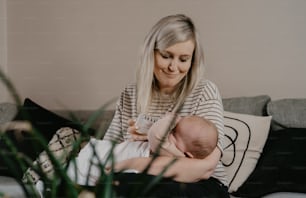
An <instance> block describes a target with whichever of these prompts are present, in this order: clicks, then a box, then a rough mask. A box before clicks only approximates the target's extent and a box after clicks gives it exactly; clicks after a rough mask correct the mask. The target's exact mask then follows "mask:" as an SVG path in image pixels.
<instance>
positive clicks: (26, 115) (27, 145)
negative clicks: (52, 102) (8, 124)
mask: <svg viewBox="0 0 306 198" xmlns="http://www.w3.org/2000/svg"><path fill="white" fill-rule="evenodd" d="M14 120H27V121H30V123H31V124H32V126H33V127H34V128H35V129H37V131H38V132H39V133H40V134H41V135H42V136H43V137H44V138H45V140H46V142H47V143H48V142H49V141H50V140H51V138H52V137H53V135H54V134H55V132H56V131H57V130H58V129H60V128H62V127H70V128H73V129H77V130H79V131H82V130H83V126H82V124H80V123H76V122H73V121H71V120H68V119H66V118H63V117H61V116H59V115H57V114H55V113H53V112H52V111H49V110H48V109H46V108H44V107H42V106H41V105H39V104H37V103H36V102H34V101H32V100H31V99H29V98H26V99H25V100H24V103H23V106H22V107H21V108H20V110H19V112H18V114H17V116H16V117H15V118H14ZM89 133H90V134H93V133H94V130H93V129H89ZM7 135H8V138H9V139H10V140H12V142H13V144H14V145H15V146H16V149H17V150H18V151H19V152H22V153H23V154H25V155H26V156H28V157H29V158H30V159H31V160H34V159H36V157H37V156H38V155H39V154H40V153H41V152H42V151H43V149H44V146H43V145H41V144H39V143H38V140H37V137H34V136H33V135H32V134H31V133H24V138H23V140H22V141H19V140H18V139H16V136H15V135H14V133H13V132H7ZM0 148H1V150H2V151H3V152H2V154H3V155H5V156H7V158H6V159H5V160H6V161H5V160H4V159H0V174H1V175H7V176H12V175H13V176H15V177H18V178H20V177H21V176H22V174H23V173H22V170H21V168H20V167H14V168H11V167H9V166H8V165H7V164H13V162H14V161H15V159H14V156H13V155H9V153H8V151H9V150H8V149H9V148H8V147H7V145H6V143H5V142H4V140H3V139H0ZM7 160H9V161H7ZM9 168H10V170H12V171H10V170H9Z"/></svg>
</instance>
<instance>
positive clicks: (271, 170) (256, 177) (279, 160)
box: [233, 128, 306, 198]
mask: <svg viewBox="0 0 306 198" xmlns="http://www.w3.org/2000/svg"><path fill="white" fill-rule="evenodd" d="M305 142H306V128H303V129H296V128H289V129H284V130H279V131H271V132H270V134H269V136H268V139H267V142H266V145H265V147H264V149H263V153H262V155H261V157H260V159H259V160H258V164H257V166H256V168H255V170H254V171H253V173H252V174H251V175H250V177H249V178H248V179H247V181H246V182H245V183H244V184H243V185H242V186H241V187H240V188H239V189H238V191H237V192H234V193H233V195H235V196H238V197H250V198H251V197H262V196H263V195H266V194H269V193H272V192H301V193H306V179H305V178H306V154H305V151H306V143H305Z"/></svg>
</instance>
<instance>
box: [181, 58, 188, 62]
mask: <svg viewBox="0 0 306 198" xmlns="http://www.w3.org/2000/svg"><path fill="white" fill-rule="evenodd" d="M188 60H189V58H181V59H180V61H181V62H187V61H188Z"/></svg>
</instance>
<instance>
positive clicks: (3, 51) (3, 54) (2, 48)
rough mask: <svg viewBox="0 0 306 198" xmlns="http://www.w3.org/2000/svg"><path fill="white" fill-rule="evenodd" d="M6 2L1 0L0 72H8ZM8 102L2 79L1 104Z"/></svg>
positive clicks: (0, 86) (0, 82) (0, 87)
mask: <svg viewBox="0 0 306 198" xmlns="http://www.w3.org/2000/svg"><path fill="white" fill-rule="evenodd" d="M6 32H7V31H6V0H0V70H1V71H2V72H3V73H6V72H7V44H6V43H7V39H6ZM6 101H8V93H7V89H6V88H5V87H4V85H3V83H2V81H1V79H0V103H1V102H6Z"/></svg>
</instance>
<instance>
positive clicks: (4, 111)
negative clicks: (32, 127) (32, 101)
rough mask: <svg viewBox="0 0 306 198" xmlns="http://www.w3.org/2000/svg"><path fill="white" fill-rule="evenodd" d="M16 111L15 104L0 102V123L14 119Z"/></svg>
mask: <svg viewBox="0 0 306 198" xmlns="http://www.w3.org/2000/svg"><path fill="white" fill-rule="evenodd" d="M17 112H18V109H17V106H16V105H15V104H11V103H1V104H0V124H3V123H5V122H8V121H11V120H13V119H14V117H15V116H16V114H17Z"/></svg>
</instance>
